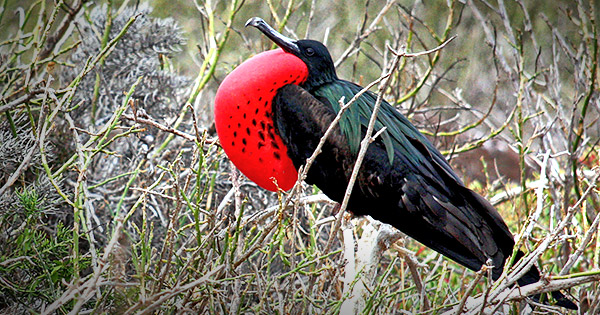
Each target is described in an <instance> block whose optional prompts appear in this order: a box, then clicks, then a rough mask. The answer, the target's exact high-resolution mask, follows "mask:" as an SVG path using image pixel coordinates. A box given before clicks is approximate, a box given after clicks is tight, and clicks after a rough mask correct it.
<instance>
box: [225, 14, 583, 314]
mask: <svg viewBox="0 0 600 315" xmlns="http://www.w3.org/2000/svg"><path fill="white" fill-rule="evenodd" d="M248 25H250V26H253V27H256V28H257V29H258V30H260V31H261V32H262V33H264V34H265V35H266V36H268V37H269V38H270V39H271V40H272V41H273V42H275V44H277V45H278V46H279V47H280V48H281V49H283V51H285V53H286V54H292V55H293V56H296V57H297V58H299V60H300V61H301V63H303V64H304V65H305V69H306V70H308V73H307V74H298V75H297V76H296V74H297V73H298V72H302V71H299V70H297V69H298V68H294V69H296V70H290V72H291V73H290V77H296V78H297V80H296V81H295V82H290V83H295V84H280V85H279V86H277V87H278V89H277V90H276V91H274V92H273V94H260V93H261V92H260V91H261V89H263V88H264V86H262V85H261V84H263V85H264V84H265V83H264V82H262V83H255V82H254V81H252V80H250V81H249V83H248V82H246V83H237V84H239V85H243V84H253V85H252V86H251V87H247V86H241V87H242V88H244V89H246V88H248V90H250V89H254V88H256V89H257V91H259V92H257V93H258V94H256V95H253V97H254V98H256V97H259V100H262V99H263V97H264V98H266V99H267V103H265V105H266V106H267V109H266V113H265V116H264V117H262V116H260V119H262V120H261V121H266V122H267V123H266V126H273V128H272V129H274V131H275V133H276V135H275V136H273V139H275V138H277V139H279V138H280V139H281V141H282V143H283V145H284V146H285V149H286V150H287V152H286V154H287V157H289V159H291V161H292V163H293V166H294V167H295V168H296V169H298V168H299V167H300V166H302V165H304V164H305V163H306V160H307V158H308V157H310V156H311V154H312V153H313V151H314V150H315V148H316V146H317V144H318V143H319V141H320V139H321V137H322V136H323V135H324V133H325V131H326V130H327V128H328V127H329V125H330V124H331V122H332V121H333V119H334V118H335V117H336V115H337V113H338V111H339V110H340V105H339V103H338V101H339V100H340V98H341V97H344V98H345V100H346V101H348V100H350V99H352V97H354V96H355V95H356V94H357V93H358V92H359V91H361V90H362V87H360V86H359V85H357V84H354V83H352V82H348V81H345V80H341V79H339V78H338V76H337V74H336V71H335V67H334V63H333V60H332V59H331V56H330V54H329V51H328V50H327V48H326V47H325V46H324V45H323V44H322V43H320V42H318V41H314V40H297V41H294V40H291V39H289V38H287V37H284V36H283V35H281V34H279V33H278V32H277V31H275V30H274V29H273V28H271V27H270V26H269V25H268V24H267V23H266V22H265V21H263V20H262V19H260V18H252V19H250V20H249V21H248V22H247V23H246V26H248ZM300 61H298V62H299V63H300ZM269 62H277V59H276V58H274V57H272V59H271V60H270V61H265V64H264V66H269V65H268V64H267V63H269ZM261 66H263V65H261ZM294 66H296V65H294ZM255 67H256V65H255ZM251 70H252V69H251ZM265 71H267V70H265ZM292 71H295V72H292ZM303 71H305V70H303ZM240 73H244V74H245V75H247V74H246V72H243V71H240ZM266 73H267V74H268V73H269V72H268V71H267V72H266ZM263 75H264V74H263ZM230 76H235V75H234V74H233V73H232V74H230ZM238 76H239V75H238ZM274 76H275V74H274ZM278 76H279V77H282V75H281V73H280V74H278ZM279 77H278V78H277V80H279V79H280V78H279ZM233 81H234V80H230V81H227V79H226V80H225V81H224V82H223V83H222V86H221V87H220V90H221V89H223V90H228V91H232V90H233V89H234V88H240V87H239V86H236V85H235V84H236V83H232V82H233ZM274 81H276V80H275V79H274ZM235 82H238V81H235ZM274 83H275V84H276V82H274ZM219 94H221V96H220V95H219ZM230 94H232V93H231V92H227V93H226V92H221V93H219V92H218V93H217V99H216V100H215V104H216V105H215V106H216V109H215V115H216V122H217V131H218V132H219V137H220V138H221V143H222V144H223V143H229V140H230V139H232V141H231V146H229V145H226V146H224V149H225V151H226V153H227V154H228V155H230V157H231V158H232V161H234V163H235V164H236V165H238V167H240V165H242V164H243V163H245V162H247V161H248V160H247V159H246V156H244V154H245V153H246V149H247V148H248V146H250V145H247V143H248V141H250V140H247V139H246V138H244V139H243V145H244V146H245V147H242V149H241V151H239V150H240V146H239V145H238V146H237V147H235V143H234V142H235V141H236V140H239V139H238V138H236V137H237V134H238V133H237V131H236V127H235V125H236V123H235V122H237V121H238V120H236V119H237V118H235V117H234V114H231V115H230V111H235V110H237V111H240V109H239V108H240V107H239V105H238V106H237V109H227V110H226V109H223V108H225V104H226V105H230V103H231V102H234V101H235V100H231V99H230V98H227V101H225V98H226V96H224V95H228V96H227V97H229V96H230ZM259 95H260V96H259ZM269 95H271V96H269ZM236 97H238V96H236ZM376 100H377V95H376V94H374V93H371V92H366V93H364V94H362V96H360V97H359V98H358V99H357V100H356V102H355V103H354V104H352V105H351V106H350V107H349V108H348V110H347V111H346V112H345V113H344V114H343V116H342V119H341V120H340V122H339V124H338V125H337V126H336V127H335V129H334V132H333V134H331V135H330V136H329V138H328V139H327V141H326V143H325V145H324V147H323V149H322V152H321V153H320V154H319V155H318V157H317V159H316V160H315V161H314V163H313V165H312V166H311V168H310V169H309V171H308V174H307V177H306V182H307V183H309V184H314V185H316V186H317V187H319V188H320V189H321V190H322V191H323V192H324V193H325V194H326V195H327V196H328V197H330V198H331V199H332V200H335V201H337V202H342V200H343V198H344V193H345V190H346V186H347V183H348V182H349V179H350V175H351V173H352V169H353V167H354V164H355V161H356V158H357V154H358V151H359V146H360V141H361V140H362V138H363V137H364V135H365V132H366V129H367V125H368V123H369V119H370V117H371V114H372V113H373V107H374V104H375V102H376ZM221 104H223V105H221ZM253 104H262V103H260V102H254V101H252V102H251V101H250V100H248V102H247V104H246V103H244V104H243V105H244V106H249V108H243V109H242V111H244V110H246V111H248V113H250V114H251V113H253V112H254V107H252V106H254V105H253ZM256 106H259V105H256ZM260 106H262V105H260ZM269 106H270V108H269ZM261 110H262V109H261ZM258 112H259V111H258V107H257V109H256V113H258ZM244 113H245V112H244ZM227 117H229V118H230V119H229V120H228V119H227ZM239 119H240V120H242V121H249V119H250V117H247V116H246V114H244V116H243V119H242V118H241V117H240V118H239ZM232 125H233V127H232ZM247 125H248V126H250V128H248V127H245V126H246V125H243V126H242V125H240V124H239V123H237V126H238V127H239V128H240V130H239V132H240V133H244V129H245V130H246V132H247V135H248V139H251V137H252V136H251V135H252V134H254V131H253V130H254V129H252V125H250V124H249V123H248V124H247ZM253 125H254V126H257V125H258V124H257V123H256V121H255V118H253ZM383 127H385V128H386V129H385V130H384V131H383V132H382V133H381V136H380V137H378V139H376V141H374V142H373V143H371V144H370V145H369V147H368V149H367V153H366V156H365V158H364V161H363V163H362V165H361V168H360V173H359V175H358V178H357V180H356V183H355V186H354V190H353V193H352V195H351V197H350V200H349V204H348V210H349V211H351V212H352V213H354V214H355V215H358V216H361V215H370V216H371V217H373V218H374V219H377V220H379V221H381V222H385V223H388V224H391V225H392V226H394V227H396V228H397V229H399V230H400V231H402V232H404V233H406V234H407V235H409V236H411V237H412V238H414V239H416V240H417V241H419V242H421V243H423V244H424V245H426V246H428V247H430V248H432V249H433V250H435V251H437V252H439V253H441V254H443V255H444V256H447V257H449V258H450V259H452V260H454V261H456V262H458V263H460V264H461V265H463V266H465V267H467V268H469V269H472V270H475V271H477V270H480V269H481V267H482V265H483V264H485V262H486V261H487V260H488V259H490V260H491V261H492V264H493V266H494V267H493V269H492V278H493V279H494V280H496V279H498V278H499V277H500V275H501V274H502V270H503V267H504V263H505V261H506V259H507V258H508V257H509V256H510V255H511V254H512V252H513V247H514V245H515V242H514V239H513V235H512V234H511V232H510V231H509V229H508V227H507V226H506V223H505V222H504V220H503V219H502V217H501V216H500V214H499V213H498V212H497V211H496V209H494V207H493V206H492V205H491V204H490V203H489V202H488V201H487V200H485V199H484V198H483V197H481V196H480V195H478V194H477V193H475V192H473V191H472V190H470V189H468V188H467V187H465V185H464V184H463V182H462V181H461V180H460V178H458V176H457V175H456V174H455V173H454V171H453V170H452V168H451V167H450V165H449V164H448V162H447V161H446V159H445V158H444V156H442V154H441V153H440V152H439V151H438V150H437V149H436V148H435V147H434V146H433V145H432V144H431V142H429V140H427V139H426V138H425V136H423V135H422V134H421V133H420V132H419V131H418V130H417V129H416V128H415V127H414V126H413V125H412V124H411V123H410V122H409V121H408V119H407V118H406V117H404V116H403V115H402V114H400V112H398V111H397V110H396V109H395V108H394V107H393V106H391V105H390V104H389V103H387V102H385V101H383V102H382V103H381V107H380V110H379V112H378V116H377V121H376V125H375V131H377V130H380V129H382V128H383ZM263 129H264V130H265V131H266V130H268V131H269V132H270V131H271V130H270V127H269V128H265V125H263ZM251 130H252V133H251ZM260 133H261V129H260V128H258V131H257V133H256V134H257V135H258V136H260V135H261V134H260ZM230 134H233V137H232V136H230ZM263 140H264V139H263ZM257 141H258V142H257V143H258V149H259V153H260V152H262V153H264V155H260V154H259V153H256V154H255V156H259V157H260V156H263V157H265V158H266V156H267V155H268V156H269V157H272V154H271V153H273V152H275V153H277V154H275V159H273V162H277V163H279V162H280V161H282V159H283V160H284V158H282V157H281V156H278V155H279V152H280V151H273V152H270V151H268V150H270V149H272V150H275V149H277V150H279V149H280V148H279V147H278V145H275V146H274V147H271V148H266V149H265V146H264V145H263V146H261V145H260V143H261V142H260V141H261V139H258V138H257ZM238 142H239V141H238ZM273 148H275V149H273ZM261 150H266V151H264V152H263V151H261ZM269 154H271V155H269ZM235 156H240V157H242V158H239V159H237V160H236V159H234V157H235ZM238 160H239V161H240V162H239V164H238V163H236V161H238ZM259 160H260V161H263V160H262V158H259ZM248 163H250V162H248ZM252 163H254V162H252ZM252 163H250V165H249V166H248V165H246V166H245V168H244V167H240V169H242V171H243V172H244V173H247V175H249V177H250V178H251V179H253V178H252V176H259V177H260V175H256V174H254V175H252V174H253V173H252V172H253V170H254V171H255V173H257V174H261V172H262V170H261V166H260V165H258V163H255V164H256V165H254V164H252ZM294 175H295V174H292V175H290V176H291V177H292V182H293V180H295V178H293V176H294ZM274 176H275V177H277V176H276V175H274ZM269 178H270V177H269ZM257 182H258V181H257ZM263 187H266V185H264V186H263ZM290 187H291V186H290ZM288 188H289V187H285V188H284V189H288ZM521 256H523V253H522V252H521V251H518V254H517V258H520V257H521ZM539 279H540V275H539V271H538V270H537V268H536V267H535V266H534V267H532V268H531V269H530V270H529V271H528V272H527V273H526V274H525V275H524V276H523V277H522V278H520V279H519V280H518V284H519V285H521V286H524V285H527V284H530V283H534V282H537V281H538V280H539ZM552 296H553V297H554V298H555V299H556V300H557V304H558V305H560V306H562V307H566V308H569V309H577V307H576V305H575V304H574V303H573V302H571V301H570V300H569V299H567V298H566V297H565V296H564V295H563V294H562V293H561V292H558V291H555V292H552ZM534 298H539V297H534Z"/></svg>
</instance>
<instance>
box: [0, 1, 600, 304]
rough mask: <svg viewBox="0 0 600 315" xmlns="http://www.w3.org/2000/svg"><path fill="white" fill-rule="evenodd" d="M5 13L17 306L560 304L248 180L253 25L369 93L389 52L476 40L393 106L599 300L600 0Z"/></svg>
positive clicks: (179, 4)
mask: <svg viewBox="0 0 600 315" xmlns="http://www.w3.org/2000/svg"><path fill="white" fill-rule="evenodd" d="M1 2H2V7H1V8H2V10H1V12H0V29H1V31H0V93H1V94H0V95H1V102H0V115H1V116H0V312H4V313H30V312H32V313H71V312H72V313H152V312H158V313H163V312H164V313H179V312H191V313H200V312H202V313H230V314H232V313H268V314H272V313H280V314H284V313H286V314H287V313H289V314H314V313H333V314H337V313H343V314H348V313H365V314H372V313H373V314H390V313H398V314H402V313H404V314H413V313H422V314H438V313H443V312H452V313H456V310H454V309H453V308H456V307H457V306H464V307H465V309H464V310H463V311H465V312H477V311H478V310H479V308H480V307H484V306H487V307H490V308H491V309H495V310H496V311H499V312H501V313H511V314H517V313H520V312H525V313H527V312H530V311H531V308H535V310H536V311H537V312H539V313H552V314H556V313H564V312H565V310H560V309H559V310H557V309H556V308H552V307H544V306H539V305H538V306H535V305H527V303H525V302H524V301H523V299H522V298H521V297H520V296H516V297H514V298H509V299H508V300H506V301H502V298H501V295H499V294H500V292H501V291H502V290H503V288H502V283H506V278H505V279H501V280H500V281H498V282H497V283H491V282H490V281H486V280H485V278H479V277H477V276H476V274H475V273H474V272H471V271H468V270H465V269H464V268H463V267H461V266H458V265H456V264H454V263H453V262H451V261H449V260H447V259H445V258H443V257H441V256H440V255H438V254H436V253H434V252H432V251H430V250H428V249H427V248H425V247H423V246H422V245H420V244H419V243H416V242H414V241H412V240H410V239H408V238H405V237H403V236H402V235H398V234H397V233H396V232H395V231H390V230H389V229H388V228H387V227H386V226H385V225H381V224H379V223H378V222H373V221H372V220H369V219H368V218H351V217H350V216H344V217H342V218H341V219H342V222H343V224H342V225H341V227H340V228H339V229H333V228H334V227H335V225H334V222H335V221H336V220H337V217H339V216H340V214H337V217H336V215H335V213H334V212H335V211H333V209H334V207H335V205H334V204H333V202H331V201H330V200H328V199H327V198H326V197H325V196H323V195H322V194H320V192H319V191H318V189H316V188H315V187H310V186H308V185H306V184H305V185H303V186H302V191H301V192H300V193H299V194H286V193H285V192H280V193H270V192H266V191H264V190H262V189H260V188H258V187H257V186H256V185H254V184H253V183H251V182H249V181H248V180H247V179H246V178H244V177H243V175H241V174H239V173H238V172H237V171H236V170H235V168H234V167H233V166H232V165H231V164H230V163H229V162H228V160H227V158H226V156H225V155H224V154H223V152H222V150H220V148H219V146H218V139H217V138H216V135H215V134H214V127H213V126H212V106H213V99H214V95H215V93H216V90H217V88H218V86H219V83H220V82H221V81H222V80H223V78H224V77H225V76H226V75H227V73H229V72H230V71H231V70H232V69H233V68H235V67H236V66H237V65H239V64H240V63H241V62H243V61H244V60H246V59H247V58H249V57H250V56H252V55H254V54H256V53H259V52H261V51H264V50H267V49H270V48H272V47H273V46H272V43H271V42H269V41H268V40H267V39H265V38H264V36H261V35H260V34H259V32H257V31H255V30H252V29H244V27H243V25H244V23H245V22H246V20H248V19H249V18H250V17H253V16H260V17H262V18H264V19H265V20H266V21H267V22H269V23H270V24H271V25H274V26H275V28H277V29H279V30H280V31H281V32H282V33H284V34H286V35H288V36H290V37H293V38H305V37H308V38H312V39H317V40H320V41H323V42H324V43H326V45H327V47H328V48H329V50H330V52H331V54H332V56H333V59H334V61H336V64H337V69H338V75H339V76H340V77H342V78H344V79H348V80H351V81H355V82H358V83H361V84H362V85H363V86H364V85H366V84H368V83H369V82H372V81H373V80H375V79H377V78H378V77H379V76H380V75H381V73H382V71H383V70H384V68H385V66H386V65H387V64H388V63H389V61H390V59H391V56H392V55H391V53H390V49H388V47H391V48H393V49H395V50H400V51H403V50H406V51H408V52H419V51H424V50H428V49H432V48H434V47H436V46H438V45H440V44H441V43H442V42H443V41H445V40H446V39H448V38H450V37H451V36H452V35H457V38H456V39H454V40H453V41H452V42H450V44H449V45H448V46H446V47H445V48H444V49H442V50H441V51H440V52H438V53H434V54H429V55H425V56H421V57H417V58H404V59H403V60H402V62H401V64H400V66H399V68H398V69H396V71H395V72H394V74H393V77H392V83H391V86H390V88H389V89H387V90H386V91H384V92H385V95H386V99H387V100H388V101H389V102H390V103H393V104H395V105H396V106H397V108H398V109H399V110H400V111H401V112H402V113H404V114H405V115H407V116H408V117H409V118H410V119H411V121H413V123H414V124H415V125H417V126H418V127H419V128H420V129H421V130H422V131H423V132H424V133H426V134H427V135H428V136H429V137H430V138H431V139H432V141H434V143H435V144H436V145H437V146H438V147H439V148H440V150H442V151H443V152H444V153H445V154H446V156H447V157H448V158H449V159H450V161H451V163H452V164H453V165H454V166H455V167H456V169H457V171H458V172H459V173H460V174H461V176H462V177H463V178H465V182H466V183H467V184H468V186H469V187H471V188H473V189H474V190H476V191H477V192H478V193H480V194H482V195H483V196H485V197H486V198H488V199H489V200H491V201H492V203H493V204H494V205H495V206H496V207H497V208H498V210H499V211H500V213H501V214H502V215H503V217H504V218H505V219H506V221H507V223H508V224H509V226H510V228H511V230H512V231H513V233H514V234H515V235H516V238H517V240H518V241H519V245H520V246H521V248H523V249H524V250H525V251H526V252H528V256H527V257H533V258H534V261H536V264H537V265H538V267H539V268H540V269H541V270H543V271H544V272H547V273H548V276H549V277H551V278H550V279H549V281H550V283H551V284H552V285H558V286H560V288H563V289H565V290H564V291H563V292H568V293H569V294H570V296H571V297H572V298H573V299H574V300H576V301H577V302H578V304H579V305H580V307H581V309H582V310H581V312H584V313H585V312H589V313H591V314H593V313H596V312H598V311H599V310H600V297H599V294H598V293H599V292H600V288H599V286H598V280H599V279H600V270H599V260H600V248H599V247H598V242H599V241H600V234H599V233H598V232H597V230H598V224H599V222H600V216H598V213H599V211H598V209H600V199H599V193H600V192H599V184H598V177H599V174H600V170H599V168H598V164H599V158H598V156H599V155H598V150H599V148H600V145H599V139H600V138H599V133H598V130H599V124H598V118H599V116H600V98H599V95H600V93H599V86H600V83H599V82H598V57H599V52H598V38H599V36H598V31H597V29H598V21H600V17H599V11H598V3H597V2H596V1H593V0H591V1H552V2H548V1H506V2H505V1H502V0H498V1H470V0H469V1H451V0H449V1H405V0H398V1H388V2H384V1H369V0H367V1H318V0H303V1H302V0H288V1H282V2H276V1H241V0H238V1H235V0H234V1H196V2H191V1H189V2H188V1H154V2H152V3H145V2H140V1H98V2H91V1H80V0H66V1H45V0H40V1H14V0H4V1H1ZM332 229H333V230H332ZM390 235H393V236H390ZM381 240H383V242H380V241H381ZM390 240H397V241H395V242H392V243H389V244H388V243H386V241H390ZM380 243H381V244H384V245H381V246H379V245H377V246H376V244H380ZM365 257H369V258H368V259H366V258H365ZM537 258H539V259H537ZM522 267H523V266H520V268H522ZM518 268H519V266H515V268H513V269H512V270H507V272H506V274H507V278H510V275H511V274H512V275H514V274H515V273H516V272H518V271H519V269H518ZM503 281H504V282H503ZM561 281H562V282H561ZM472 284H473V285H472ZM541 290H543V288H542V289H541ZM504 291H507V290H504ZM536 292H537V291H536ZM489 312H490V313H491V312H493V311H492V310H489ZM573 313H575V312H573Z"/></svg>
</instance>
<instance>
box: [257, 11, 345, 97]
mask: <svg viewBox="0 0 600 315" xmlns="http://www.w3.org/2000/svg"><path fill="white" fill-rule="evenodd" d="M248 26H254V27H256V28H257V29H258V30H260V31H261V32H262V33H263V34H265V35H266V36H267V37H268V38H269V39H271V40H272V41H273V42H274V43H275V44H276V45H277V46H279V47H281V49H283V50H284V51H285V52H287V53H290V54H293V55H294V56H296V57H298V58H300V60H302V61H303V62H304V63H305V64H306V67H307V68H308V78H307V79H306V81H305V82H304V83H302V87H304V88H305V89H307V90H309V91H310V90H312V89H313V88H316V87H318V86H320V85H322V84H324V83H328V82H331V81H334V80H336V79H337V75H336V73H335V66H334V64H333V60H332V59H331V55H330V54H329V50H327V47H325V45H323V44H322V43H321V42H318V41H316V40H310V39H302V40H292V39H290V38H288V37H285V36H283V35H281V34H280V33H279V32H277V31H276V30H275V29H273V28H272V27H271V26H270V25H269V24H267V22H265V21H264V20H263V19H261V18H258V17H253V18H251V19H250V20H248V22H246V27H248Z"/></svg>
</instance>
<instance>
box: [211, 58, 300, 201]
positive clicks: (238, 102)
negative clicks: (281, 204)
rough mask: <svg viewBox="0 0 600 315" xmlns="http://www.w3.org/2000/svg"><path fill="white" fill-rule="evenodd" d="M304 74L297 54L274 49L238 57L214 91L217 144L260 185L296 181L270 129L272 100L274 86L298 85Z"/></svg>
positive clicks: (286, 184)
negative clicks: (237, 61)
mask: <svg viewBox="0 0 600 315" xmlns="http://www.w3.org/2000/svg"><path fill="white" fill-rule="evenodd" d="M307 77H308V68H307V67H306V65H305V64H304V62H303V61H302V60H300V58H298V57H296V56H294V55H292V54H290V53H286V52H284V51H283V50H282V49H275V50H270V51H265V52H262V53H260V54H258V55H256V56H254V57H252V58H250V59H248V60H246V61H244V62H243V63H242V64H241V65H239V66H238V67H237V68H235V69H234V70H233V71H232V72H231V73H230V74H229V75H227V77H225V79H224V80H223V82H222V83H221V86H219V89H218V90H217V95H216V97H215V125H216V129H217V134H218V136H219V140H220V142H221V146H222V147H223V150H225V154H227V156H228V157H229V159H230V160H231V161H232V162H233V164H235V166H236V167H237V168H238V169H239V170H240V171H241V172H242V173H244V175H246V176H247V177H248V178H249V179H250V180H252V181H253V182H255V183H256V184H257V185H259V186H260V187H262V188H264V189H267V190H271V191H277V188H280V189H283V190H289V189H291V188H292V186H294V183H295V182H296V180H297V179H298V171H297V170H296V168H295V167H294V164H293V163H292V160H291V159H290V158H289V157H288V154H287V148H286V147H285V145H284V144H283V141H282V140H281V137H280V136H279V133H278V131H277V130H276V129H275V125H274V122H273V106H272V101H273V98H274V97H275V94H277V90H278V89H279V88H281V87H283V86H284V85H287V84H298V85H300V84H302V83H303V82H304V81H305V80H306V78H307ZM275 182H276V183H277V184H275Z"/></svg>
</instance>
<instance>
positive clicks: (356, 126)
mask: <svg viewBox="0 0 600 315" xmlns="http://www.w3.org/2000/svg"><path fill="white" fill-rule="evenodd" d="M362 89H363V88H362V87H361V86H359V85H357V84H355V83H352V82H348V81H343V80H338V81H335V82H332V83H329V84H327V85H324V86H322V87H320V88H319V89H318V90H316V91H315V92H314V93H315V95H316V96H317V97H318V98H319V99H322V100H327V101H328V102H329V104H330V106H331V107H332V108H333V109H334V111H335V112H336V113H337V112H338V111H339V110H340V103H339V100H340V99H341V98H342V97H344V103H347V102H349V101H350V99H352V98H353V97H354V95H356V94H357V93H359V92H360V91H361V90H362ZM376 101H377V95H376V94H374V93H372V92H370V91H367V92H366V93H363V94H362V95H361V96H360V97H359V98H358V99H357V100H356V102H355V103H354V104H352V105H351V106H350V108H349V109H348V110H347V111H346V113H344V116H342V119H341V121H340V128H341V130H342V132H343V133H344V135H345V136H346V137H347V138H348V139H350V142H349V143H350V148H351V150H352V151H353V152H357V151H358V147H359V145H360V141H361V140H362V137H363V136H364V133H365V130H366V128H367V126H368V124H369V120H370V119H371V115H372V114H373V107H374V105H375V103H376ZM383 127H385V128H386V130H385V131H384V132H383V133H382V134H381V138H382V141H383V143H384V144H385V148H386V152H387V156H388V158H389V160H390V163H393V158H394V152H395V151H400V154H402V155H404V156H407V157H408V158H409V160H410V161H409V162H411V164H412V165H413V166H414V167H418V166H422V165H428V164H432V163H435V164H437V166H438V167H439V168H441V171H443V172H445V173H446V174H445V175H447V176H448V177H450V178H452V179H453V180H455V181H456V182H457V183H460V184H462V181H461V180H460V178H459V177H458V176H457V175H456V174H455V173H454V171H453V170H452V168H451V167H450V165H448V162H447V161H446V159H445V158H444V157H443V156H442V154H441V153H440V152H439V151H438V150H437V149H436V148H435V147H434V146H433V144H432V143H431V142H430V141H429V140H427V138H426V137H425V136H423V134H421V132H419V130H417V128H415V126H413V124H411V123H410V122H409V121H408V119H407V118H406V117H404V116H403V115H402V114H400V112H398V110H396V109H395V108H394V107H393V106H391V105H390V104H389V103H388V102H386V101H385V100H382V101H381V105H380V109H379V112H378V114H377V119H376V122H375V132H377V131H379V130H380V129H381V128H383ZM415 144H416V145H417V146H423V147H424V148H425V149H426V150H425V151H428V152H429V153H428V155H430V156H429V157H423V156H421V155H420V154H415V153H416V149H417V148H415ZM436 172H437V171H436Z"/></svg>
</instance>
